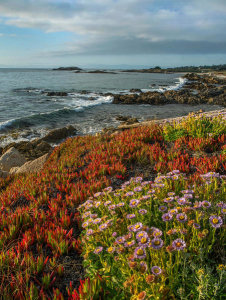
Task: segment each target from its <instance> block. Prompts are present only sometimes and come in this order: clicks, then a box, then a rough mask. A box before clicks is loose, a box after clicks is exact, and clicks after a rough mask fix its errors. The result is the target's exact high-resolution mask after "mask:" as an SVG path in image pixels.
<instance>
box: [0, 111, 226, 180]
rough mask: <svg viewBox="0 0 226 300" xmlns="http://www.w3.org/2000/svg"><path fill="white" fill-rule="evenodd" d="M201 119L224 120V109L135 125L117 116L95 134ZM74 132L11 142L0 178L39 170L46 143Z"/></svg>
mask: <svg viewBox="0 0 226 300" xmlns="http://www.w3.org/2000/svg"><path fill="white" fill-rule="evenodd" d="M194 115H196V116H205V117H207V118H213V117H216V116H218V115H222V116H223V119H226V109H222V110H215V111H210V112H202V111H200V112H198V113H191V114H189V115H188V116H182V117H176V118H169V119H161V120H152V121H144V122H141V123H138V121H137V119H136V118H129V117H120V116H119V117H118V120H120V121H121V122H123V123H122V124H121V125H119V126H118V127H117V128H108V129H106V130H103V131H102V133H98V134H109V135H115V134H119V133H120V132H121V131H123V130H126V129H131V128H136V127H138V126H152V125H153V123H155V124H159V125H164V124H166V123H169V124H170V123H171V124H172V123H175V122H181V121H182V120H183V119H186V118H189V117H190V116H194ZM75 132H76V129H75V128H74V127H73V126H68V127H65V128H61V129H55V130H52V131H51V132H49V133H48V135H46V136H45V137H44V138H42V139H36V140H34V141H31V142H19V143H11V144H9V145H7V146H6V147H5V148H3V149H0V155H1V156H0V178H6V177H8V176H9V175H15V174H19V173H33V172H38V171H40V170H41V169H42V168H43V166H44V164H45V162H46V161H47V159H48V157H49V155H50V154H51V153H52V151H53V149H54V148H53V147H52V146H51V145H50V144H49V143H50V142H53V141H55V142H57V141H60V140H63V139H65V138H66V137H69V136H71V135H72V134H75Z"/></svg>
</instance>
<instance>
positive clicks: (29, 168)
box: [10, 153, 49, 174]
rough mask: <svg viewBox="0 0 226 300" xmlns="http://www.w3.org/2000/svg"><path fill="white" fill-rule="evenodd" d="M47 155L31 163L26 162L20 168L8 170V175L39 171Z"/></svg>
mask: <svg viewBox="0 0 226 300" xmlns="http://www.w3.org/2000/svg"><path fill="white" fill-rule="evenodd" d="M48 157H49V154H48V153H47V154H45V155H43V156H41V157H39V158H37V159H35V160H33V161H28V162H26V163H25V164H24V165H22V166H21V167H15V168H11V169H10V174H19V173H34V172H38V171H40V170H41V169H42V168H43V166H44V164H45V162H46V161H47V159H48Z"/></svg>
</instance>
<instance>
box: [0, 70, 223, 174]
mask: <svg viewBox="0 0 226 300" xmlns="http://www.w3.org/2000/svg"><path fill="white" fill-rule="evenodd" d="M184 77H185V78H186V79H187V82H186V83H185V85H184V86H183V88H182V89H180V90H177V91H173V90H171V91H165V92H162V93H161V92H142V91H141V90H138V89H133V90H131V92H132V93H133V94H127V95H125V94H124V95H121V94H116V95H115V94H112V96H113V97H114V100H113V104H151V105H163V104H175V103H176V104H217V105H221V106H223V107H225V106H226V80H225V78H218V77H214V76H208V75H201V76H200V75H198V74H194V73H188V74H186V75H185V76H184ZM50 96H51V95H50ZM199 114H200V115H205V116H207V117H210V118H211V117H214V116H216V115H218V114H223V116H224V118H226V109H222V110H218V111H211V112H207V113H203V112H202V111H201V112H200V113H199ZM182 118H186V116H185V117H177V118H172V119H162V120H152V121H144V122H141V123H139V122H138V120H137V119H136V118H131V117H129V116H128V117H125V116H118V117H116V120H118V121H120V122H121V125H119V126H118V127H117V128H107V129H104V130H103V131H102V133H101V134H105V133H107V134H117V133H118V132H120V131H122V130H125V129H129V128H133V127H137V126H150V125H151V124H153V122H155V123H158V124H165V123H166V122H175V121H181V119H182ZM75 134H76V128H74V127H73V126H68V127H63V128H58V129H54V130H52V131H50V132H49V133H48V134H47V135H46V136H45V137H43V138H38V139H35V140H32V141H21V142H14V143H10V144H8V145H7V146H5V147H0V177H7V176H8V175H10V174H15V173H23V172H25V173H26V172H36V171H38V170H40V169H41V168H42V166H43V165H44V163H45V161H46V160H47V158H48V156H49V155H50V153H51V152H52V151H53V149H54V147H53V145H52V144H53V143H55V144H59V143H60V142H61V141H63V140H64V139H65V138H67V137H69V136H74V135H75Z"/></svg>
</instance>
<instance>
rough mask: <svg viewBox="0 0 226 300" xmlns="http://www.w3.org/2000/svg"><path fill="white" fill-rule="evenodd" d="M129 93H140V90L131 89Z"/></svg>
mask: <svg viewBox="0 0 226 300" xmlns="http://www.w3.org/2000/svg"><path fill="white" fill-rule="evenodd" d="M130 92H131V93H142V91H141V89H131V90H130Z"/></svg>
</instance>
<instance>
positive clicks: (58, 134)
mask: <svg viewBox="0 0 226 300" xmlns="http://www.w3.org/2000/svg"><path fill="white" fill-rule="evenodd" d="M76 131H77V130H76V129H75V127H73V126H71V125H70V126H68V127H63V128H58V129H54V130H52V131H50V132H49V133H48V134H47V135H46V136H45V137H44V138H42V141H46V142H49V143H56V142H59V141H61V140H63V139H65V138H67V137H69V136H72V135H74V134H75V133H76Z"/></svg>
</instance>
